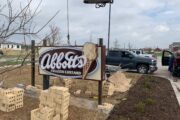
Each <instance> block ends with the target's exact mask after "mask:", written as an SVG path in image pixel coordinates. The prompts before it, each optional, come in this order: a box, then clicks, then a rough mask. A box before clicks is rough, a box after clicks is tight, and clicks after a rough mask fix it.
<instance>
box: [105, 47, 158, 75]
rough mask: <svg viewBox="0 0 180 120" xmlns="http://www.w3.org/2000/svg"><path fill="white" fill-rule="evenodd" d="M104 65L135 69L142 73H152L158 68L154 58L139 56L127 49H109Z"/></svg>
mask: <svg viewBox="0 0 180 120" xmlns="http://www.w3.org/2000/svg"><path fill="white" fill-rule="evenodd" d="M106 65H107V66H120V67H121V68H122V69H129V70H137V71H138V72H139V73H142V74H147V73H153V72H155V71H156V70H157V69H158V68H157V61H156V59H153V58H149V57H143V56H139V55H136V54H134V53H133V52H131V51H128V50H110V51H109V52H108V53H107V56H106ZM107 69H108V68H107Z"/></svg>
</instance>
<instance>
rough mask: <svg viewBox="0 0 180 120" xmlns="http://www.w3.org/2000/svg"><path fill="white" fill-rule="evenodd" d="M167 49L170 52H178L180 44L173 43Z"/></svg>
mask: <svg viewBox="0 0 180 120" xmlns="http://www.w3.org/2000/svg"><path fill="white" fill-rule="evenodd" d="M169 49H170V50H171V51H172V52H175V51H178V50H180V42H173V43H172V44H171V45H169Z"/></svg>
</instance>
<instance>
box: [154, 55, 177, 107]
mask: <svg viewBox="0 0 180 120" xmlns="http://www.w3.org/2000/svg"><path fill="white" fill-rule="evenodd" d="M157 66H158V70H157V71H156V72H155V73H154V74H153V75H155V76H160V77H163V78H166V79H168V80H169V81H170V82H171V85H172V87H173V89H174V92H175V94H176V97H177V100H178V102H179V105H180V78H176V77H172V75H171V74H170V73H169V71H168V67H167V66H162V64H161V58H160V57H158V59H157Z"/></svg>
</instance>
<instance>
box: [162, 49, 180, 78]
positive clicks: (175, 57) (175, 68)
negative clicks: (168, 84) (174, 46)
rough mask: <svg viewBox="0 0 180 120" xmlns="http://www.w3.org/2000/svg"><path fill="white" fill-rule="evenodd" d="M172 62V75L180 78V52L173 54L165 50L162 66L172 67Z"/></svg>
mask: <svg viewBox="0 0 180 120" xmlns="http://www.w3.org/2000/svg"><path fill="white" fill-rule="evenodd" d="M171 61H172V63H171V64H172V71H171V72H172V75H173V76H179V74H180V51H176V52H171V51H168V50H164V51H163V53H162V65H163V66H170V62H171Z"/></svg>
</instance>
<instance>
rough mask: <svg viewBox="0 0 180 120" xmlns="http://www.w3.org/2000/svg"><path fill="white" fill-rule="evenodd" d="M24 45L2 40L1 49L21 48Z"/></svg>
mask: <svg viewBox="0 0 180 120" xmlns="http://www.w3.org/2000/svg"><path fill="white" fill-rule="evenodd" d="M21 48H22V45H21V44H19V43H15V42H9V41H6V42H2V43H0V50H21Z"/></svg>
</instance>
